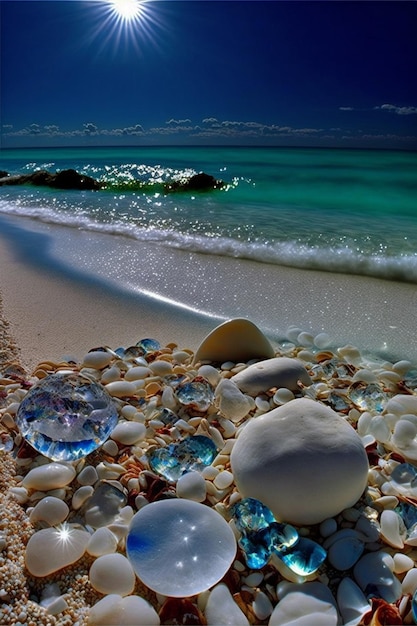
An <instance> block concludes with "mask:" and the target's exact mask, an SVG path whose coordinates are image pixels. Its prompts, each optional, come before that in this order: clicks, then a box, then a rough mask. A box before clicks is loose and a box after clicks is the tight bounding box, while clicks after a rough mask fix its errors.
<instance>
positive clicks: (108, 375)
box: [100, 365, 122, 385]
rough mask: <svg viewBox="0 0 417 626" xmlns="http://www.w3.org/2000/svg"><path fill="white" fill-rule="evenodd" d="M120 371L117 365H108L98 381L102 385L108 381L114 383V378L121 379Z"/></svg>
mask: <svg viewBox="0 0 417 626" xmlns="http://www.w3.org/2000/svg"><path fill="white" fill-rule="evenodd" d="M121 378H122V373H121V371H120V370H119V368H118V367H116V366H115V365H113V366H112V367H109V369H107V370H105V371H104V372H103V373H102V375H101V378H100V382H101V384H102V385H107V384H108V383H114V382H115V381H116V380H121Z"/></svg>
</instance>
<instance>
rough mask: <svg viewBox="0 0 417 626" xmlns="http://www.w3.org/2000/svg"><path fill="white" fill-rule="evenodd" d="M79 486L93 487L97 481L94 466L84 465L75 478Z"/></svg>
mask: <svg viewBox="0 0 417 626" xmlns="http://www.w3.org/2000/svg"><path fill="white" fill-rule="evenodd" d="M77 481H78V482H79V483H80V485H94V483H96V482H97V481H98V474H97V470H96V468H95V467H94V465H86V466H85V467H84V468H83V469H82V470H81V472H80V473H79V474H78V476H77Z"/></svg>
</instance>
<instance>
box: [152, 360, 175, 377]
mask: <svg viewBox="0 0 417 626" xmlns="http://www.w3.org/2000/svg"><path fill="white" fill-rule="evenodd" d="M149 369H150V370H151V371H152V373H153V374H154V376H161V377H162V376H168V375H169V374H171V373H172V363H171V362H170V361H163V360H157V361H152V363H149Z"/></svg>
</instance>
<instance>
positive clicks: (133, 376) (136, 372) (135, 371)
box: [125, 365, 152, 382]
mask: <svg viewBox="0 0 417 626" xmlns="http://www.w3.org/2000/svg"><path fill="white" fill-rule="evenodd" d="M148 376H152V370H151V369H150V368H149V367H145V366H144V365H137V366H136V367H131V368H130V369H128V370H127V372H126V374H125V380H128V381H129V382H132V381H135V380H142V379H144V378H147V377H148Z"/></svg>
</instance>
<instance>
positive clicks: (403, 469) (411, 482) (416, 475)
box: [391, 463, 417, 487]
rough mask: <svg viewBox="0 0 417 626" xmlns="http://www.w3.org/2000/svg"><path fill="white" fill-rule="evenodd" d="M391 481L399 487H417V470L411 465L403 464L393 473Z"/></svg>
mask: <svg viewBox="0 0 417 626" xmlns="http://www.w3.org/2000/svg"><path fill="white" fill-rule="evenodd" d="M391 481H393V482H395V483H397V484H398V485H404V486H410V487H417V468H416V467H414V465H411V463H401V464H400V465H397V467H395V468H394V469H393V471H392V472H391Z"/></svg>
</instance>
